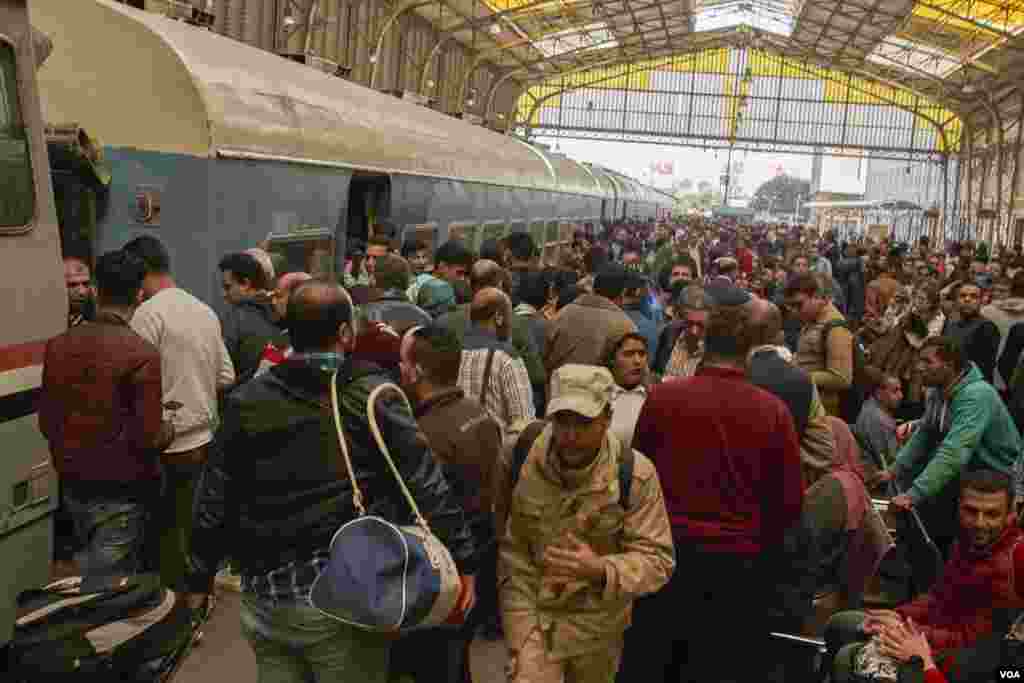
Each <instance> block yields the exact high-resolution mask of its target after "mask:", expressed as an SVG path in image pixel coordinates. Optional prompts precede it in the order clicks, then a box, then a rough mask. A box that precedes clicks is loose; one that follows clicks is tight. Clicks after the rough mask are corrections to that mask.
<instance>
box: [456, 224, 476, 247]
mask: <svg viewBox="0 0 1024 683" xmlns="http://www.w3.org/2000/svg"><path fill="white" fill-rule="evenodd" d="M479 229H480V225H479V224H478V223H470V222H466V223H449V224H448V239H450V240H461V241H462V242H464V243H465V244H466V245H467V246H469V247H472V246H473V244H474V241H475V240H476V233H477V231H478V230H479Z"/></svg>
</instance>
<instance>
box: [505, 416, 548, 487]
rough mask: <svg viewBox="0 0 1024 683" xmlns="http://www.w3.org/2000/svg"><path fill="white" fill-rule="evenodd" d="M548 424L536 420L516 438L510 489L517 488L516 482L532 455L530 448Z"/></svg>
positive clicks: (513, 449)
mask: <svg viewBox="0 0 1024 683" xmlns="http://www.w3.org/2000/svg"><path fill="white" fill-rule="evenodd" d="M547 426H548V423H547V421H545V420H534V421H533V422H531V423H530V424H528V425H526V429H524V430H523V431H522V433H520V434H519V438H518V439H516V445H515V446H514V447H513V448H512V467H511V468H510V472H511V475H512V481H511V484H512V485H511V486H510V487H509V491H514V490H515V488H516V484H518V483H519V474H520V471H521V470H522V469H523V465H525V464H526V458H528V457H529V456H530V449H531V448H533V444H534V442H535V441H536V440H537V437H538V436H540V433H541V432H543V431H544V428H545V427H547Z"/></svg>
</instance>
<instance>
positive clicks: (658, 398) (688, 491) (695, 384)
mask: <svg viewBox="0 0 1024 683" xmlns="http://www.w3.org/2000/svg"><path fill="white" fill-rule="evenodd" d="M633 447H634V448H636V449H637V450H638V451H640V452H641V453H643V454H644V455H646V456H647V457H648V458H650V459H651V460H652V461H653V462H654V465H655V467H657V469H658V476H659V478H660V479H661V486H662V489H663V490H664V492H665V504H666V507H667V508H668V513H669V518H670V519H671V522H672V530H673V536H674V537H675V538H676V539H677V540H680V539H684V540H685V541H691V542H692V543H693V544H694V545H695V546H696V547H698V548H701V549H704V550H707V551H709V552H728V553H741V554H755V553H759V552H760V551H761V550H762V549H767V548H771V547H772V546H775V545H777V544H778V543H780V542H781V540H782V534H783V532H784V531H785V530H786V529H787V528H789V527H790V526H792V525H793V524H794V523H796V522H797V520H798V519H799V518H800V511H801V508H802V506H803V489H804V487H803V480H802V474H801V469H800V446H799V441H798V439H797V435H796V429H795V428H794V426H793V417H792V416H791V415H790V414H789V410H788V409H787V408H786V406H785V404H784V403H783V402H782V401H781V400H779V399H778V398H776V397H775V396H773V395H772V394H770V393H768V392H767V391H765V390H764V389H761V388H759V387H756V386H754V385H753V384H751V383H750V382H748V381H747V379H746V377H745V375H744V373H743V371H742V370H731V369H725V368H716V367H705V368H702V369H700V370H699V371H698V372H697V375H696V376H694V377H690V378H685V379H684V378H677V379H671V380H669V381H667V382H663V383H662V384H659V385H657V386H655V387H654V388H653V389H652V390H651V392H650V394H649V395H648V398H647V402H646V403H645V404H644V407H643V410H642V411H641V412H640V417H639V419H638V420H637V424H636V440H635V443H634V444H633Z"/></svg>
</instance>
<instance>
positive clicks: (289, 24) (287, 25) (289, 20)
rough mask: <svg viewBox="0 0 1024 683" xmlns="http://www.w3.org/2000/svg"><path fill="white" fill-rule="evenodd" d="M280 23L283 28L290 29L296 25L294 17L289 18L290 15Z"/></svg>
mask: <svg viewBox="0 0 1024 683" xmlns="http://www.w3.org/2000/svg"><path fill="white" fill-rule="evenodd" d="M281 23H283V24H284V26H285V28H291V27H293V26H295V24H296V21H295V17H293V16H291V15H290V14H289V15H286V16H285V18H284V20H283V21H282V22H281Z"/></svg>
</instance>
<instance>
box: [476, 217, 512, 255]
mask: <svg viewBox="0 0 1024 683" xmlns="http://www.w3.org/2000/svg"><path fill="white" fill-rule="evenodd" d="M507 231H508V224H507V223H505V221H488V222H487V223H484V229H483V230H482V231H481V233H480V234H481V237H480V241H479V242H478V243H477V244H476V247H475V248H476V250H477V251H480V245H481V244H483V243H484V242H485V241H487V240H500V239H501V238H502V237H504V236H505V233H506V232H507Z"/></svg>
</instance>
